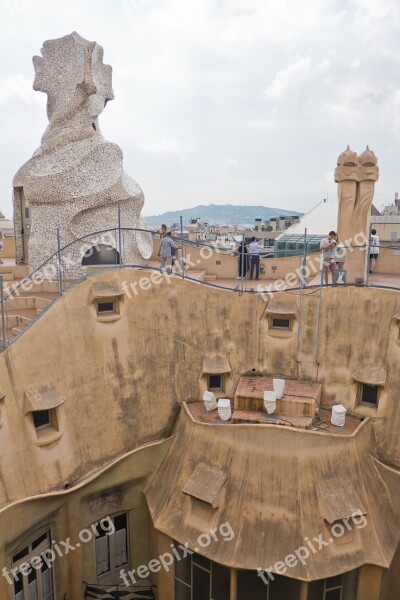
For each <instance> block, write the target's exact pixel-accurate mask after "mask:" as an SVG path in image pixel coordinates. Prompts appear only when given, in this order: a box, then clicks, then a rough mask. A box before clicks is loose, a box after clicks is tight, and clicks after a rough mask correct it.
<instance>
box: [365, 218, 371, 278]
mask: <svg viewBox="0 0 400 600" xmlns="http://www.w3.org/2000/svg"><path fill="white" fill-rule="evenodd" d="M371 230H372V223H370V225H369V238H368V246H367V250H368V255H367V275H366V282H367V286H368V285H369V272H370V270H371V235H372V234H371Z"/></svg>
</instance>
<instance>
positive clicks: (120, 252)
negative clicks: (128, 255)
mask: <svg viewBox="0 0 400 600" xmlns="http://www.w3.org/2000/svg"><path fill="white" fill-rule="evenodd" d="M118 249H119V264H120V265H122V264H123V260H122V243H121V204H120V202H118Z"/></svg>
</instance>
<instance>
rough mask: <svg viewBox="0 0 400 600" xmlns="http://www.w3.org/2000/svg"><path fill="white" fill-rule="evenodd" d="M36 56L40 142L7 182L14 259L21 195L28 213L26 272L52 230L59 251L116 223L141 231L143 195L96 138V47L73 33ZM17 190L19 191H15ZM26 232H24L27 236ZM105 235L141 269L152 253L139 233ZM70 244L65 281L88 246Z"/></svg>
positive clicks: (104, 71) (100, 74) (106, 85)
mask: <svg viewBox="0 0 400 600" xmlns="http://www.w3.org/2000/svg"><path fill="white" fill-rule="evenodd" d="M42 54H43V56H42V57H39V56H35V57H34V58H33V63H34V67H35V73H36V76H35V81H34V89H35V90H37V91H41V92H45V93H46V94H47V96H48V100H47V115H48V118H49V126H48V127H47V129H46V131H45V133H44V135H43V138H42V144H41V146H40V148H39V149H38V150H36V152H35V153H34V155H33V157H32V158H31V159H30V160H29V161H28V162H27V163H25V164H24V165H23V166H22V167H21V169H20V170H19V171H18V172H17V174H16V175H15V178H14V182H13V185H14V190H15V191H14V208H15V214H16V232H17V250H18V257H19V259H20V260H21V255H22V241H21V228H20V227H21V220H22V219H21V212H23V210H21V203H20V202H19V200H18V199H19V198H20V196H21V195H22V196H23V197H25V198H26V205H27V206H29V210H30V211H31V220H32V224H31V231H30V236H29V245H28V246H29V267H30V270H31V271H33V270H35V269H37V268H38V267H39V266H40V265H41V264H42V263H43V262H44V261H45V260H46V259H47V258H48V257H49V256H51V255H52V254H53V253H54V252H55V251H56V250H57V242H56V228H57V225H59V227H60V233H61V246H65V245H66V244H69V243H71V242H74V241H75V240H77V239H78V238H81V237H82V236H85V235H88V234H91V233H92V232H95V231H100V230H105V229H110V228H115V227H117V226H118V204H119V205H120V213H121V226H122V227H125V228H134V227H138V228H140V227H143V225H142V221H141V218H140V212H141V209H142V207H143V203H144V195H143V192H142V190H141V188H140V187H139V185H138V184H137V183H136V182H135V181H134V180H133V179H132V178H131V177H129V175H127V174H126V173H125V172H124V170H123V155H122V151H121V149H120V148H119V146H117V145H116V144H114V143H111V142H108V141H107V140H105V139H104V137H103V136H102V134H101V132H100V129H99V124H98V115H99V114H100V113H101V112H102V110H103V109H104V107H105V105H106V104H107V102H108V101H109V100H112V99H113V98H114V95H113V90H112V85H111V75H112V69H111V67H110V66H109V65H105V64H104V63H103V49H102V47H101V46H99V45H98V44H97V43H96V42H89V41H87V40H85V39H83V38H82V37H81V36H79V35H78V34H77V33H75V32H74V33H72V34H70V35H67V36H65V37H63V38H60V39H56V40H49V41H46V42H45V43H44V45H43V48H42ZM21 192H23V194H21ZM26 233H27V232H25V235H26ZM118 237H119V236H117V235H116V234H115V233H114V232H113V233H112V234H111V235H108V236H107V242H106V245H108V246H110V247H112V248H114V249H115V250H117V251H118V253H120V254H121V255H122V257H121V258H122V262H124V263H125V264H126V263H129V264H144V262H145V259H147V258H148V257H149V255H150V254H151V237H150V236H149V235H148V234H145V233H138V234H135V233H131V234H129V235H128V234H125V235H124V236H123V239H122V241H123V244H122V245H121V246H122V247H121V249H120V248H119V239H118ZM98 241H99V240H98V237H96V238H95V239H94V240H93V242H92V240H91V239H89V238H88V239H86V240H85V246H84V248H83V249H82V244H80V243H76V244H74V245H73V246H71V247H70V249H69V251H68V264H66V265H64V269H65V273H64V274H65V275H66V276H67V277H76V276H79V275H81V274H82V268H81V260H82V255H83V254H84V252H85V251H86V250H87V249H88V247H89V248H90V247H91V245H96V243H98Z"/></svg>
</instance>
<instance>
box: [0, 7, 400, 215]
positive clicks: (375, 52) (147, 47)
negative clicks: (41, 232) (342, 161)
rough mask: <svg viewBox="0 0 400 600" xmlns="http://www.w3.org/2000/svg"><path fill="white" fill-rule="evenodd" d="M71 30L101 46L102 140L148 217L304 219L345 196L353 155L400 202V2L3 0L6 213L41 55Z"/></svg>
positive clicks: (33, 140) (32, 121) (38, 128)
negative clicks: (108, 96) (258, 214)
mask: <svg viewBox="0 0 400 600" xmlns="http://www.w3.org/2000/svg"><path fill="white" fill-rule="evenodd" d="M73 30H76V31H78V33H80V34H81V35H82V36H84V37H85V38H87V39H89V40H96V41H97V42H98V43H99V44H100V45H102V46H103V48H104V52H105V54H104V61H105V62H106V63H108V64H111V65H112V67H113V87H114V94H115V100H114V101H113V102H110V103H109V104H108V105H107V107H106V109H105V111H104V112H103V114H102V115H101V116H100V125H101V129H102V132H103V134H104V135H105V137H106V138H108V139H109V140H111V141H114V142H116V143H118V144H119V145H120V146H121V148H122V150H123V152H124V161H125V170H126V171H127V172H128V173H129V174H130V175H131V176H132V177H134V179H136V181H137V182H138V183H139V184H140V185H141V186H142V188H143V190H144V193H145V196H146V203H145V208H144V214H157V213H161V212H164V211H166V210H171V209H180V208H187V207H191V206H195V205H196V204H200V203H201V204H208V203H232V204H264V205H267V206H274V207H281V208H288V209H293V210H301V211H306V210H308V209H309V208H311V207H312V206H313V205H315V204H316V203H317V202H319V201H321V200H322V199H323V198H324V197H326V196H327V195H328V198H329V199H334V198H335V196H336V186H335V183H334V182H333V171H334V168H335V165H336V159H337V156H338V154H339V153H340V152H341V151H342V150H343V149H344V148H345V147H346V146H347V144H349V145H350V147H351V148H352V149H353V150H355V151H357V152H359V153H360V152H362V151H363V150H364V149H365V146H366V144H369V146H370V148H372V149H373V150H374V152H375V153H376V155H377V156H378V159H379V166H380V171H381V176H380V180H379V182H378V183H377V186H376V192H375V201H374V203H375V205H376V206H377V207H378V208H380V207H381V205H382V203H387V202H391V201H392V200H393V198H394V194H395V192H396V191H399V192H400V177H399V175H398V174H399V166H400V2H399V0H302V1H301V2H300V1H299V0H68V1H64V0H0V34H1V35H0V132H1V146H0V147H1V156H0V159H1V160H0V207H1V210H2V211H3V212H5V213H6V215H7V216H9V217H11V216H12V203H11V184H12V178H13V175H14V173H15V172H16V171H17V169H18V168H19V167H20V166H21V165H22V164H23V163H24V162H25V161H26V160H27V159H28V158H30V156H31V155H32V153H33V151H34V150H35V149H36V148H37V147H38V146H39V145H40V138H41V135H42V134H43V132H44V130H45V127H46V124H47V119H46V114H45V100H46V97H45V95H44V94H41V93H40V92H34V91H33V90H32V81H33V75H34V73H33V66H32V60H31V57H32V56H33V55H34V54H38V53H39V51H40V48H41V46H42V43H43V41H44V40H46V39H53V38H57V37H61V36H63V35H65V34H67V33H71V32H72V31H73Z"/></svg>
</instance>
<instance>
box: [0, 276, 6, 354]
mask: <svg viewBox="0 0 400 600" xmlns="http://www.w3.org/2000/svg"><path fill="white" fill-rule="evenodd" d="M0 299H1V335H2V338H3V350H4V348H5V347H6V346H7V340H6V318H5V311H4V290H3V276H2V275H0Z"/></svg>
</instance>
